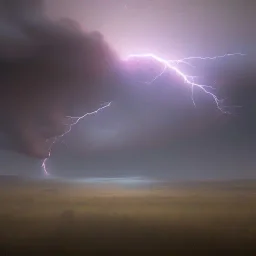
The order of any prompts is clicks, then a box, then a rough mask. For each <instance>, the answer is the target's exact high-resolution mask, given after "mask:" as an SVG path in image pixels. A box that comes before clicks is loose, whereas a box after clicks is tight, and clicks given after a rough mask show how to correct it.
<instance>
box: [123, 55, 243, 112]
mask: <svg viewBox="0 0 256 256" xmlns="http://www.w3.org/2000/svg"><path fill="white" fill-rule="evenodd" d="M235 55H240V56H244V55H245V54H242V53H233V54H232V53H229V54H224V55H220V56H215V57H187V58H183V59H180V60H166V59H162V58H160V57H158V56H156V55H154V54H152V53H148V54H131V55H129V56H128V58H127V60H129V59H132V58H136V59H145V58H150V59H153V60H155V61H157V62H159V63H161V64H162V65H163V66H164V69H163V71H162V72H161V73H160V74H159V75H157V76H156V77H155V78H154V79H153V80H152V81H151V82H150V83H152V82H154V81H155V80H156V79H158V78H159V77H160V76H161V75H162V74H163V73H164V72H165V71H166V69H167V68H168V69H169V70H172V71H174V72H175V73H176V74H177V75H178V76H180V77H181V78H182V79H183V80H184V82H185V83H187V84H189V85H190V86H191V89H192V101H193V104H194V105H196V104H195V101H194V97H193V92H194V87H195V86H196V87H198V88H199V89H201V90H202V91H203V92H204V93H206V94H208V95H210V96H211V97H212V98H213V100H214V101H215V103H216V105H217V108H218V109H219V110H220V111H221V112H223V113H228V112H226V111H224V110H223V109H222V108H221V102H222V100H220V99H218V97H217V96H216V95H215V94H214V93H212V92H210V91H208V90H207V89H206V88H211V89H213V88H212V87H211V86H209V85H202V84H198V83H195V82H194V78H195V77H192V76H188V75H186V74H185V73H183V72H182V71H181V70H180V69H178V68H177V67H175V66H173V65H172V63H185V64H187V62H186V60H193V59H199V60H216V59H219V58H224V57H228V56H235Z"/></svg>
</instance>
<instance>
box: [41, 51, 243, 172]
mask: <svg viewBox="0 0 256 256" xmlns="http://www.w3.org/2000/svg"><path fill="white" fill-rule="evenodd" d="M235 55H240V56H244V55H245V54H242V53H228V54H224V55H220V56H214V57H186V58H183V59H180V60H168V59H163V58H161V57H159V56H157V55H154V54H152V53H149V54H131V55H129V56H128V58H127V59H126V60H127V61H129V60H131V59H152V60H154V61H156V62H158V63H160V64H161V65H162V66H163V69H162V71H161V72H160V73H159V74H158V75H157V76H155V77H154V78H153V79H152V80H151V81H150V82H147V83H153V82H154V81H156V80H157V79H158V78H160V77H161V76H162V75H163V74H164V73H165V72H166V71H167V70H170V71H173V72H175V73H176V75H177V76H179V77H180V78H181V79H182V80H183V81H184V83H186V84H188V85H189V86H191V91H192V101H193V104H194V105H196V104H195V101H194V97H193V92H194V87H197V88H199V89H200V90H202V91H203V92H204V93H206V94H207V95H209V96H210V97H212V99H213V100H214V102H215V103H216V106H217V108H218V109H219V110H220V111H221V112H222V113H228V112H227V111H226V110H225V108H224V107H223V106H222V100H221V99H219V98H218V97H217V96H216V95H215V94H214V93H212V92H211V91H209V89H213V87H211V86H210V85H202V84H198V83H195V81H194V80H195V78H196V77H195V76H189V75H186V74H185V73H184V72H182V71H181V70H180V69H179V68H178V67H177V65H178V64H180V63H183V64H186V65H190V66H191V67H194V66H193V65H192V64H191V63H190V62H189V61H192V60H200V61H205V60H217V59H220V58H225V57H231V56H235ZM110 105H111V102H110V103H108V104H106V105H104V106H103V107H100V108H99V109H97V110H96V111H93V112H90V113H86V114H84V115H83V116H80V117H72V116H67V118H69V119H71V120H75V121H74V122H73V123H72V124H71V125H70V126H69V129H68V131H67V132H65V133H64V134H62V135H61V136H59V137H57V138H55V139H54V141H53V143H52V145H51V148H50V153H51V149H52V147H53V145H54V144H55V143H56V142H58V140H59V139H60V138H62V137H63V136H65V135H66V134H67V133H69V132H70V131H71V129H72V126H74V125H76V124H77V123H78V122H79V121H80V120H81V119H83V118H85V117H86V116H89V115H94V114H97V113H98V112H99V111H101V110H103V109H105V108H107V107H109V106H110ZM50 153H49V157H50ZM47 159H48V158H46V159H44V161H43V163H42V168H43V171H44V174H45V175H49V173H48V171H47V168H46V162H47Z"/></svg>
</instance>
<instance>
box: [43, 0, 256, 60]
mask: <svg viewBox="0 0 256 256" xmlns="http://www.w3.org/2000/svg"><path fill="white" fill-rule="evenodd" d="M255 8H256V2H255V1H253V0H245V1H243V0H130V1H129V0H72V1H69V0H48V1H47V11H48V13H49V15H51V16H52V17H60V16H68V17H72V18H74V19H76V20H78V21H79V22H80V23H81V25H82V26H83V27H84V28H85V29H88V30H99V31H101V32H102V33H103V34H104V35H105V37H106V38H107V40H108V41H109V42H110V43H111V45H113V46H114V47H115V49H117V51H118V52H119V53H120V54H121V55H122V56H126V55H127V54H130V53H141V52H154V53H156V54H157V53H158V54H161V55H162V56H168V58H172V59H175V58H181V57H185V56H195V55H218V54H222V53H226V52H237V51H238V52H248V51H249V52H251V51H253V48H254V43H255V39H256V38H255V32H254V25H253V24H255V22H256V17H255Z"/></svg>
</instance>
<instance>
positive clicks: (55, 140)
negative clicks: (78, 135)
mask: <svg viewBox="0 0 256 256" xmlns="http://www.w3.org/2000/svg"><path fill="white" fill-rule="evenodd" d="M110 105H111V102H109V103H107V104H106V105H104V106H102V107H100V108H98V109H97V110H95V111H93V112H89V113H86V114H84V115H83V116H79V117H73V116H66V118H68V119H70V120H75V121H74V122H73V123H71V124H70V125H69V129H68V130H67V131H66V132H65V133H63V134H62V135H61V136H59V137H56V138H54V139H53V142H52V143H51V147H50V152H49V157H48V158H45V159H44V160H43V163H42V168H43V171H44V174H45V175H46V176H48V175H49V172H48V171H47V167H46V162H47V160H48V159H49V158H50V156H51V150H52V147H53V145H54V144H55V143H56V142H58V140H59V139H60V138H62V137H63V136H65V135H66V134H67V133H69V132H70V131H71V129H72V126H74V125H76V124H77V123H78V122H79V121H80V120H81V119H83V118H85V117H86V116H90V115H94V114H97V113H98V112H99V111H101V110H103V109H105V108H107V107H109V106H110Z"/></svg>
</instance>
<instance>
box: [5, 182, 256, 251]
mask: <svg viewBox="0 0 256 256" xmlns="http://www.w3.org/2000/svg"><path fill="white" fill-rule="evenodd" d="M106 252H109V253H110V252H112V255H126V254H131V255H144V254H145V255H192V254H193V255H216V253H218V254H220V255H256V182H252V181H232V182H203V183H188V184H168V183H157V184H147V185H143V186H139V185H138V184H137V185H136V186H127V185H126V186H124V185H122V186H121V185H113V184H112V185H110V184H104V185H102V184H101V185H99V184H98V185H95V184H94V185H93V184H83V183H73V184H72V183H65V182H56V181H40V182H38V181H20V182H19V181H15V182H2V184H1V187H0V255H95V254H98V253H104V255H106Z"/></svg>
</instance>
